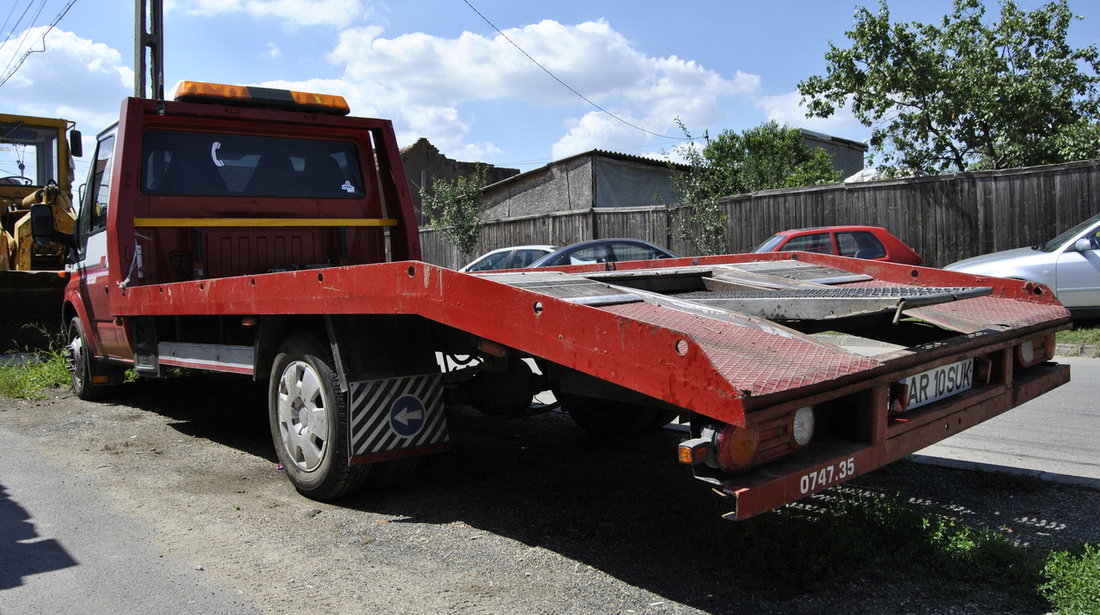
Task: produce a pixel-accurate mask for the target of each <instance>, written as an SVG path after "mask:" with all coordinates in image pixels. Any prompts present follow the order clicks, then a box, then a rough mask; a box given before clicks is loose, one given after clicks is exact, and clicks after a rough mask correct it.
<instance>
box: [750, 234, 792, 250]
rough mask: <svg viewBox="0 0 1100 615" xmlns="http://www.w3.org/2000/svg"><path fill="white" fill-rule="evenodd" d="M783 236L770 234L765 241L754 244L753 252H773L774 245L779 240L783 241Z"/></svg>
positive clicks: (776, 244)
mask: <svg viewBox="0 0 1100 615" xmlns="http://www.w3.org/2000/svg"><path fill="white" fill-rule="evenodd" d="M784 237H785V236H784V235H772V236H771V237H770V238H768V240H767V241H765V242H764V243H762V244H760V245H758V246H756V249H755V250H753V252H773V251H775V246H778V245H779V242H781V241H783V238H784Z"/></svg>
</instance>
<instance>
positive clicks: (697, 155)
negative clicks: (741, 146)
mask: <svg viewBox="0 0 1100 615" xmlns="http://www.w3.org/2000/svg"><path fill="white" fill-rule="evenodd" d="M676 125H677V126H679V127H680V130H682V131H683V133H684V137H685V138H686V140H687V143H686V144H685V145H683V146H682V148H681V154H682V156H683V158H684V163H685V164H687V166H688V169H687V170H686V171H682V172H676V173H673V174H672V176H671V180H672V190H673V192H674V193H675V194H676V201H677V202H678V203H680V205H681V206H682V209H681V210H680V211H681V218H680V220H679V221H678V223H679V229H678V234H679V236H680V239H683V240H684V241H687V242H688V243H690V244H691V245H692V247H693V248H695V252H696V254H700V255H706V254H723V253H726V252H728V251H729V242H728V241H726V223H727V222H728V219H729V216H728V215H726V212H725V209H724V208H723V207H722V203H721V199H722V197H724V196H728V195H730V194H736V193H737V190H735V189H733V179H732V174H731V172H730V170H729V169H728V168H725V167H716V166H714V165H711V164H709V163H708V162H707V160H706V158H705V157H704V156H703V150H702V149H701V148H700V147H699V146H698V144H696V143H695V138H694V137H692V136H691V134H690V133H689V132H688V130H687V128H686V127H684V123H683V122H682V121H680V118H676Z"/></svg>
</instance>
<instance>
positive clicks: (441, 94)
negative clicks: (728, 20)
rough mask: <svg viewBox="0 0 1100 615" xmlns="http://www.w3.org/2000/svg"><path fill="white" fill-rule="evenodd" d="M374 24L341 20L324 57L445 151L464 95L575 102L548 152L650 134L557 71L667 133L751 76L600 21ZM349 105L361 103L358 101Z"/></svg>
mask: <svg viewBox="0 0 1100 615" xmlns="http://www.w3.org/2000/svg"><path fill="white" fill-rule="evenodd" d="M382 33H383V30H382V28H381V27H379V26H366V27H360V28H351V29H347V30H344V31H343V32H341V33H340V37H339V41H338V42H337V44H336V46H335V47H334V49H333V50H332V52H331V53H330V54H329V56H328V59H329V61H331V62H334V63H336V64H338V65H343V66H344V74H343V80H344V81H345V82H347V83H349V84H354V85H353V86H352V89H353V90H358V91H359V93H358V94H351V95H349V96H348V98H349V102H353V101H362V102H363V103H367V104H369V105H370V106H372V107H373V108H374V110H375V111H376V112H378V113H379V114H381V115H382V116H383V117H390V118H393V119H394V120H395V123H396V124H397V125H398V130H399V135H405V134H409V135H410V136H412V138H413V140H415V138H417V137H419V136H424V137H427V138H428V139H429V140H431V141H432V142H433V143H434V144H436V145H437V147H439V148H440V150H441V151H443V152H444V153H445V154H447V155H451V156H453V155H456V152H458V151H460V150H461V148H462V147H466V146H462V145H461V143H462V139H463V138H464V137H465V135H466V134H467V132H468V130H469V127H468V122H469V120H467V119H465V118H464V117H463V116H462V113H461V110H462V108H463V105H464V104H469V103H473V102H478V101H490V100H501V99H507V100H510V101H521V102H524V103H527V104H530V105H537V106H559V107H560V106H566V105H568V106H571V107H573V108H576V109H578V110H579V113H581V114H582V115H580V116H579V117H575V118H574V119H572V120H571V121H570V122H569V123H568V130H567V133H566V134H565V135H563V136H562V137H561V139H560V140H559V141H558V142H557V143H555V144H554V145H553V151H554V155H555V156H560V155H563V154H562V153H564V155H570V154H573V153H577V152H579V151H585V150H587V149H592V148H593V147H599V148H605V149H616V148H618V149H626V148H636V147H640V146H642V145H645V144H646V143H647V142H648V141H649V140H650V139H651V137H652V136H653V135H647V134H646V133H645V132H643V131H640V130H638V129H636V128H631V127H629V126H627V125H625V124H623V123H622V122H619V121H617V120H615V119H614V118H611V117H610V116H608V115H607V114H606V113H602V112H599V111H598V110H594V109H593V108H592V106H591V105H589V104H588V103H586V102H584V101H583V100H581V99H580V98H579V97H578V96H577V95H576V94H574V93H573V92H571V91H570V90H569V89H568V88H566V87H565V86H563V85H562V84H561V83H559V82H557V81H556V80H555V78H554V77H557V79H560V80H561V81H563V82H564V83H566V84H569V86H570V87H572V88H573V89H575V90H577V91H578V92H580V93H581V94H582V95H583V96H584V97H585V98H587V99H588V100H590V101H592V102H593V103H595V104H597V105H599V106H600V107H602V108H604V109H606V110H607V111H609V112H611V113H614V114H615V115H616V116H619V117H623V118H624V119H625V118H629V119H628V121H629V122H630V123H632V124H635V125H637V126H641V127H643V128H645V129H646V130H650V131H652V132H654V133H659V134H666V135H669V136H679V131H678V130H677V129H676V127H675V124H674V119H675V118H676V117H680V118H682V119H684V121H685V122H688V123H689V125H699V124H704V125H712V124H714V123H717V122H720V121H721V120H722V119H723V118H724V114H725V112H724V104H723V101H724V100H725V99H728V98H729V97H733V96H749V95H751V94H752V93H754V92H756V91H757V90H758V89H759V87H760V78H759V77H758V76H756V75H750V74H746V73H741V72H738V73H735V74H734V75H732V76H730V77H724V76H722V75H720V74H718V73H716V72H714V71H713V70H710V69H707V68H705V67H703V66H701V65H699V64H697V63H696V62H693V61H688V60H682V59H680V58H677V57H675V56H671V57H665V58H653V57H648V56H646V55H645V54H643V53H641V52H639V51H638V50H636V49H634V48H633V46H632V45H631V43H630V41H628V40H627V39H626V38H625V37H623V36H622V35H621V34H620V33H618V32H616V31H615V30H613V29H612V28H611V26H610V25H609V24H608V23H607V22H604V21H591V22H584V23H581V24H578V25H563V24H561V23H559V22H557V21H553V20H543V21H540V22H539V23H536V24H532V25H528V26H524V27H522V28H512V29H508V30H505V31H504V34H505V35H506V36H507V39H506V38H505V37H504V36H501V35H496V36H493V37H491V38H490V37H486V36H482V35H479V34H473V33H470V32H464V33H462V34H461V35H459V36H458V37H455V38H442V37H437V36H431V35H428V34H424V33H419V32H418V33H412V34H403V35H400V36H396V37H394V38H385V37H383V36H382ZM508 39H510V40H511V41H513V42H515V43H516V45H518V46H519V47H521V48H522V49H523V51H524V52H526V53H527V54H528V55H530V56H531V58H533V59H534V60H535V61H537V62H538V65H536V64H535V63H534V62H532V61H531V59H529V58H528V57H525V56H524V53H523V52H521V51H520V50H519V49H516V47H515V46H514V45H513V44H512V43H511V42H509V40H508ZM539 65H541V66H542V67H545V69H546V70H548V71H550V72H551V73H553V75H554V77H551V76H550V75H548V74H547V72H546V71H544V70H543V69H542V68H540V66H539ZM352 108H353V109H355V111H356V113H360V107H359V106H358V105H357V104H354V103H353V104H352ZM425 110H428V111H427V112H425ZM416 132H419V134H413V133H416ZM402 142H411V141H406V140H404V139H403V140H402ZM449 144H453V145H449ZM472 149H473V148H472ZM468 151H469V150H468ZM487 151H488V150H487Z"/></svg>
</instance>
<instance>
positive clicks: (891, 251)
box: [753, 225, 922, 265]
mask: <svg viewBox="0 0 1100 615" xmlns="http://www.w3.org/2000/svg"><path fill="white" fill-rule="evenodd" d="M792 250H801V251H803V252H821V253H823V254H838V255H840V256H851V257H854V258H865V259H868V260H876V261H890V262H892V263H903V264H906V265H919V264H921V262H922V260H921V257H920V255H918V254H917V253H916V252H914V251H913V248H910V247H909V246H907V245H905V243H904V242H902V240H900V239H898V238H897V237H894V236H893V235H892V234H890V231H888V230H886V229H884V228H882V227H879V226H854V225H848V226H820V227H816V228H798V229H791V230H789V231H782V232H780V233H776V234H775V235H772V236H771V238H769V239H768V240H767V241H765V242H764V243H762V244H760V245H759V246H757V248H756V249H755V250H753V252H788V251H792Z"/></svg>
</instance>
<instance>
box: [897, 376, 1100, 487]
mask: <svg viewBox="0 0 1100 615" xmlns="http://www.w3.org/2000/svg"><path fill="white" fill-rule="evenodd" d="M1056 361H1057V362H1059V363H1068V364H1069V365H1070V382H1069V383H1068V384H1065V385H1063V386H1061V387H1059V388H1057V389H1055V390H1053V391H1051V392H1049V393H1046V394H1045V395H1043V396H1041V397H1039V398H1038V399H1034V400H1032V401H1030V402H1028V403H1026V404H1023V405H1022V406H1018V407H1016V408H1013V409H1012V410H1009V411H1008V412H1006V413H1004V414H1002V415H1000V416H998V417H995V418H992V419H990V420H988V421H986V422H984V423H982V424H981V425H978V426H977V427H972V428H970V429H968V430H966V431H964V432H962V433H960V434H958V435H955V436H951V437H950V438H947V439H946V440H943V441H942V442H939V443H938V444H934V445H932V446H930V447H928V448H926V449H924V450H922V451H920V453H919V454H918V455H917V456H916V457H915V459H916V460H917V461H921V462H925V463H935V464H941V465H948V466H951V467H962V468H981V469H986V470H994V471H1009V472H1015V473H1022V474H1033V475H1037V476H1041V477H1043V478H1044V479H1047V480H1053V481H1057V482H1064V483H1071V484H1077V485H1085V486H1089V487H1098V488H1100V442H1098V441H1097V438H1098V436H1100V402H1098V401H1097V399H1096V383H1097V382H1100V359H1093V358H1083V357H1057V358H1056Z"/></svg>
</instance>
